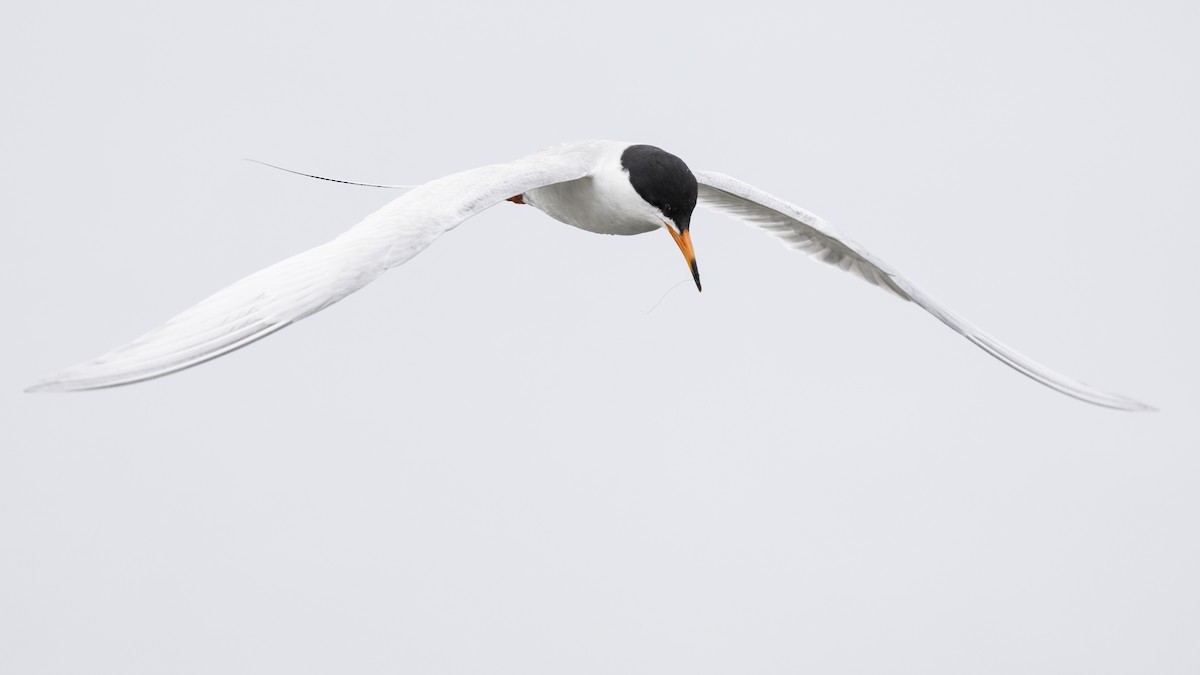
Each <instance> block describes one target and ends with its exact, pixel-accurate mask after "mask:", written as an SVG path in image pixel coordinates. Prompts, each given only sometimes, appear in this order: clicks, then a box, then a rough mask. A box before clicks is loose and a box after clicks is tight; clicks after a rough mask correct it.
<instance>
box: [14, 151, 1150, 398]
mask: <svg viewBox="0 0 1200 675" xmlns="http://www.w3.org/2000/svg"><path fill="white" fill-rule="evenodd" d="M305 175H308V174H305ZM318 177H319V176H318ZM339 182H349V181H339ZM377 187H405V186H377ZM506 200H507V201H511V202H515V203H517V204H527V205H529V206H532V207H534V208H536V209H538V210H540V211H542V212H543V213H545V214H546V215H548V216H550V217H551V218H554V219H555V220H558V221H561V222H563V223H566V224H568V225H573V226H575V227H578V228H581V229H584V230H587V231H589V232H597V233H601V234H620V235H633V234H643V233H646V232H654V231H656V230H666V232H667V233H668V234H670V235H671V238H672V239H673V240H674V241H675V243H676V245H678V247H679V250H680V251H681V252H682V253H683V257H684V259H685V260H686V261H687V265H688V268H689V269H690V270H691V273H692V278H693V279H694V280H695V283H696V290H700V289H701V286H700V270H699V267H698V266H697V264H696V254H695V251H694V250H693V248H692V238H691V224H692V212H693V210H694V209H695V207H696V204H697V202H699V203H701V204H703V205H705V206H708V207H711V208H713V209H715V210H717V211H723V212H726V213H729V214H731V215H733V216H736V217H738V218H740V219H743V220H746V221H748V222H750V223H751V224H754V225H757V226H758V227H761V228H762V229H764V230H766V231H767V232H768V233H770V234H772V235H774V236H776V237H778V238H779V239H781V240H783V243H784V244H785V245H786V246H788V247H789V248H793V249H796V250H799V251H802V252H804V253H807V254H809V255H810V256H812V257H814V258H816V259H817V260H820V261H822V262H825V263H829V264H831V265H835V266H837V267H838V268H840V269H842V270H845V271H847V272H850V273H851V274H854V275H856V276H858V277H860V278H862V279H864V280H866V281H867V282H869V283H871V284H874V285H876V286H878V287H880V288H882V289H883V290H885V291H887V292H889V293H891V294H892V295H894V296H896V297H898V298H900V299H901V300H905V301H910V302H913V303H915V304H917V305H918V306H920V307H922V308H923V309H925V310H926V311H928V312H929V313H931V314H933V316H935V317H937V319H938V320H939V321H941V322H942V323H944V324H946V325H947V326H949V327H950V328H951V329H953V330H954V331H955V332H957V333H959V334H960V335H962V336H963V337H965V338H967V339H968V340H970V341H971V342H973V343H975V344H976V345H977V346H979V347H980V348H981V349H983V350H984V351H986V352H987V353H989V354H991V355H992V356H994V357H996V358H997V359H999V360H1000V361H1002V362H1004V363H1005V364H1007V365H1008V366H1010V367H1012V368H1014V369H1015V370H1017V371H1018V372H1020V373H1022V374H1024V375H1027V376H1028V377H1030V378H1032V379H1034V380H1036V381H1038V382H1041V383H1042V384H1044V385H1046V386H1048V387H1050V388H1051V389H1055V390H1057V391H1059V392H1062V393H1063V394H1066V395H1068V396H1073V397H1075V398H1077V399H1080V400H1082V401H1086V402H1088V403H1093V404H1096V405H1099V406H1106V407H1109V408H1116V409H1120V410H1153V408H1152V407H1151V406H1148V405H1146V404H1145V403H1141V402H1139V401H1136V400H1134V399H1132V398H1128V397H1126V396H1121V395H1118V394H1110V393H1106V392H1103V391H1100V390H1098V389H1096V388H1094V387H1091V386H1089V385H1086V384H1083V383H1082V382H1078V381H1076V380H1073V379H1071V378H1069V377H1066V376H1064V375H1062V374H1059V373H1057V372H1055V371H1053V370H1051V369H1049V368H1047V367H1045V366H1043V365H1041V364H1039V363H1037V362H1036V361H1033V360H1032V359H1030V358H1028V357H1026V356H1023V355H1022V354H1020V353H1018V352H1016V351H1015V350H1013V349H1010V348H1009V347H1006V346H1005V345H1003V344H1002V343H1000V342H999V341H997V340H996V339H995V338H993V337H991V336H990V335H988V334H986V333H984V332H983V331H981V330H979V329H978V328H976V327H975V326H973V325H971V324H970V323H969V322H967V321H966V320H965V319H963V318H961V317H959V316H958V315H957V314H954V313H953V312H951V311H950V310H949V309H947V308H946V307H945V306H943V305H942V304H941V303H939V302H937V301H936V300H934V299H933V298H932V297H930V296H929V295H927V294H926V293H925V292H924V291H922V290H921V289H920V288H918V287H917V286H916V285H914V284H913V283H912V282H911V281H909V280H908V279H906V278H904V277H903V276H901V275H900V274H899V273H897V272H896V271H895V270H894V269H892V268H891V267H890V266H889V265H887V264H886V263H884V262H883V261H882V260H880V259H878V258H876V257H875V256H873V255H871V254H870V253H869V252H867V250H866V249H864V248H862V247H861V246H859V245H858V244H857V243H855V242H854V241H852V240H851V239H849V238H848V237H846V236H844V235H842V234H841V233H840V232H838V231H837V230H836V229H834V228H833V227H832V226H830V225H829V224H828V223H826V222H825V221H824V220H822V219H821V218H819V217H817V216H815V215H813V214H812V213H809V212H808V211H805V210H804V209H801V208H799V207H797V206H793V205H792V204H789V203H788V202H785V201H783V200H782V199H779V198H777V197H774V196H772V195H770V194H767V193H766V192H763V191H762V190H759V189H758V188H755V187H753V186H751V185H748V184H746V183H743V182H742V181H739V180H737V179H736V178H731V177H729V176H726V175H724V174H720V173H715V172H711V171H693V170H691V169H689V168H688V166H687V164H685V163H684V162H683V160H681V159H679V158H678V157H676V156H675V155H672V154H670V153H668V152H666V151H664V150H661V149H659V148H656V147H654V146H650V145H644V144H635V143H623V142H616V141H583V142H575V143H564V144H561V145H556V146H552V147H549V148H546V149H544V150H542V151H540V152H537V153H534V154H532V155H529V156H527V157H523V158H521V159H518V160H515V161H512V162H508V163H507V164H494V165H490V166H483V167H479V168H476V169H470V170H468V171H463V172H461V173H456V174H452V175H449V176H446V177H444V178H439V179H437V180H434V181H431V182H429V183H426V184H424V185H419V186H414V187H411V188H409V189H408V190H407V192H405V193H404V194H403V195H402V196H400V197H399V198H397V199H395V200H394V201H392V202H391V203H390V204H388V205H386V206H384V207H383V208H381V209H379V210H378V211H376V212H375V213H372V214H371V215H369V216H367V217H366V219H364V220H363V221H362V222H360V223H359V224H358V225H355V226H354V227H352V228H350V229H349V230H348V231H346V232H345V233H343V234H342V235H340V236H339V237H337V238H336V239H334V240H333V241H330V242H328V243H326V244H323V245H321V246H318V247H316V248H313V249H310V250H308V251H305V252H304V253H301V254H299V255H296V256H293V257H291V258H288V259H286V260H283V261H281V262H278V263H276V264H274V265H272V266H270V267H267V268H266V269H263V270H260V271H258V272H256V273H254V274H252V275H250V276H248V277H246V278H244V279H242V280H241V281H238V282H237V283H235V284H233V285H232V286H229V287H227V288H225V289H224V290H221V291H218V292H217V293H215V294H213V295H212V296H210V297H208V298H207V299H205V300H203V301H201V302H200V303H199V304H197V305H196V306H194V307H192V308H190V309H188V310H185V311H184V312H183V313H181V314H179V315H178V316H176V317H174V318H172V319H170V320H169V321H167V322H166V323H165V324H163V325H162V326H160V327H158V328H156V329H154V330H152V331H150V332H149V333H147V334H145V335H143V336H142V337H140V338H138V339H136V340H134V341H133V342H131V343H129V344H128V345H125V346H123V347H119V348H117V349H115V350H113V351H111V352H108V353H107V354H104V355H103V356H100V357H98V358H96V359H94V360H92V361H88V362H86V363H82V364H79V365H77V366H74V367H71V368H68V369H66V370H64V371H62V372H60V373H58V374H55V375H52V376H50V377H48V378H46V379H44V380H42V381H41V382H39V383H38V384H36V385H34V386H32V387H30V388H29V389H28V390H27V391H73V390H84V389H99V388H103V387H115V386H118V385H124V384H132V383H134V382H141V381H142V380H148V379H151V378H155V377H161V376H163V375H167V374H170V373H174V372H176V371H179V370H183V369H185V368H190V367H191V366H195V365H198V364H200V363H203V362H205V361H208V360H210V359H214V358H216V357H218V356H221V355H222V354H227V353H229V352H231V351H233V350H235V349H238V348H240V347H244V346H246V345H248V344H250V343H251V342H254V341H256V340H260V339H262V338H264V337H266V336H268V335H270V334H271V333H274V332H275V331H277V330H279V329H281V328H284V327H286V326H289V325H291V324H293V323H295V322H297V321H299V320H301V319H303V318H304V317H306V316H309V315H310V314H314V313H316V312H319V311H321V310H322V309H325V308H326V307H328V306H330V305H332V304H333V303H335V302H337V301H338V300H341V299H342V298H344V297H346V296H347V295H350V294H351V293H353V292H355V291H357V290H358V289H360V288H362V287H363V286H366V285H367V284H369V283H371V282H372V281H374V280H375V279H377V278H378V277H379V275H381V274H383V273H384V272H385V271H386V270H387V269H389V268H391V267H396V266H397V265H401V264H403V263H405V262H407V261H408V260H409V259H411V258H412V257H413V256H415V255H417V254H418V253H420V252H421V251H422V250H424V248H425V247H426V246H429V245H430V244H432V243H433V242H434V240H435V239H437V238H438V237H440V236H441V235H442V234H444V233H445V232H448V231H449V230H452V229H454V228H455V227H457V226H458V225H459V224H460V223H462V222H463V221H465V220H467V219H468V218H470V217H471V216H474V215H476V214H478V213H480V212H481V211H483V210H485V209H488V208H490V207H492V206H494V205H496V204H498V203H500V202H504V201H506Z"/></svg>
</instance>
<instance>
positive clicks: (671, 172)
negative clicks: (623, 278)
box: [621, 145, 697, 231]
mask: <svg viewBox="0 0 1200 675" xmlns="http://www.w3.org/2000/svg"><path fill="white" fill-rule="evenodd" d="M621 167H622V168H624V169H625V172H626V173H628V174H629V182H630V183H631V184H632V185H633V189H634V190H636V191H637V193H638V196H640V197H641V198H642V199H644V200H646V203H648V204H650V205H651V206H653V207H655V208H657V209H658V210H659V211H662V212H663V215H665V216H666V217H668V218H670V219H671V220H672V221H674V222H675V225H676V226H677V227H678V228H679V229H680V231H683V230H687V229H688V226H689V225H691V221H692V211H693V210H694V209H695V208H696V193H697V187H696V177H695V176H693V175H692V171H691V169H689V168H688V166H687V164H684V163H683V160H682V159H679V158H678V157H676V156H675V155H672V154H671V153H669V152H667V151H665V150H661V149H659V148H656V147H654V146H653V145H631V146H629V147H628V148H625V152H623V153H621Z"/></svg>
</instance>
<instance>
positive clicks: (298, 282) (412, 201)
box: [26, 144, 592, 391]
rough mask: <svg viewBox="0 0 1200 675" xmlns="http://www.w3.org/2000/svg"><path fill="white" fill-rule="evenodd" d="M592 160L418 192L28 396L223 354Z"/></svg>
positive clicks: (134, 378) (521, 166) (508, 168)
mask: <svg viewBox="0 0 1200 675" xmlns="http://www.w3.org/2000/svg"><path fill="white" fill-rule="evenodd" d="M591 158H592V155H591V154H590V152H589V148H588V147H587V146H586V145H584V144H579V145H572V146H557V147H554V148H548V149H547V150H544V151H542V152H540V153H536V154H533V155H530V156H528V157H525V158H522V159H519V160H516V161H513V162H509V163H507V164H496V165H491V166H484V167H480V168H477V169H471V170H469V171H464V172H462V173H457V174H453V175H450V176H446V177H445V178H440V179H438V180H435V181H432V182H430V183H426V184H425V185H421V186H419V187H416V188H414V189H412V190H411V191H410V192H408V193H406V194H405V195H403V196H401V197H400V198H398V199H396V200H395V201H393V202H391V203H390V204H388V205H387V206H385V207H383V208H382V209H380V210H378V211H376V212H375V213H373V214H371V215H370V216H367V218H366V219H365V220H363V221H362V222H361V223H359V224H358V225H355V226H354V227H353V228H351V229H350V230H348V231H346V232H345V233H344V234H342V235H341V236H339V237H337V238H336V239H334V240H333V241H331V242H329V243H326V244H323V245H321V246H318V247H316V248H313V249H310V250H308V251H305V252H304V253H301V254H299V255H296V256H293V257H291V258H288V259H286V260H283V261H281V262H278V263H276V264H274V265H272V266H270V267H267V268H266V269H263V270H260V271H258V272H255V273H254V274H252V275H250V276H248V277H246V278H245V279H242V280H241V281H238V282H237V283H235V284H233V285H232V286H229V287H227V288H225V289H224V290H221V291H218V292H217V293H215V294H214V295H212V296H210V297H208V298H207V299H205V300H203V301H201V302H200V303H199V304H197V305H196V306H194V307H192V308H190V309H188V310H186V311H184V312H183V313H182V314H179V315H178V316H176V317H174V318H173V319H171V320H169V321H167V322H166V323H165V324H163V325H162V326H160V327H158V328H155V329H154V330H152V331H150V332H149V333H146V334H145V335H143V336H142V337H140V338H138V339H136V340H134V341H133V342H131V343H130V344H128V345H125V346H123V347H119V348H117V349H115V350H113V351H111V352H109V353H107V354H105V355H103V356H100V357H99V358H96V359H94V360H92V361H88V362H86V363H82V364H79V365H77V366H73V367H71V368H68V369H66V370H64V371H62V372H60V373H57V374H55V375H52V376H50V377H47V378H45V379H43V380H42V381H41V382H39V383H38V384H36V385H34V386H32V387H30V388H29V389H27V390H26V391H72V390H81V389H99V388H102V387H114V386H117V385H122V384H131V383H134V382H140V381H142V380H148V379H151V378H154V377H160V376H163V375H167V374H169V373H173V372H176V371H178V370H183V369H184V368H189V367H191V366H194V365H197V364H200V363H203V362H205V361H208V360H209V359H213V358H216V357H218V356H221V355H222V354H227V353H229V352H231V351H233V350H235V349H238V348H239V347H243V346H245V345H247V344H250V343H251V342H254V341H255V340H259V339H261V338H264V337H266V336H268V335H270V334H271V333H274V332H275V331H277V330H280V329H281V328H284V327H286V326H288V325H290V324H293V323H295V322H297V321H299V320H300V319H303V318H304V317H306V316H308V315H310V314H313V313H315V312H319V311H321V310H322V309H324V308H326V307H328V306H329V305H332V304H333V303H335V302H337V301H338V300H341V299H342V298H344V297H346V296H347V295H350V294H351V293H353V292H354V291H357V290H358V289H360V288H362V287H363V286H366V285H367V284H369V283H370V282H372V281H374V280H375V279H376V278H378V277H379V275H381V274H383V272H384V271H386V270H387V269H388V268H389V267H395V266H396V265H400V264H402V263H404V262H406V261H407V260H409V259H410V258H412V257H413V256H415V255H416V254H417V253H419V252H421V250H423V249H424V248H425V247H426V246H428V245H429V244H431V243H433V241H434V240H435V239H437V238H438V237H439V236H441V235H442V234H443V233H444V232H447V231H449V230H451V229H453V228H454V227H455V226H457V225H458V224H459V223H461V222H463V221H464V220H466V219H468V218H470V217H471V216H474V215H475V214H477V213H479V212H481V211H483V210H484V209H487V208H489V207H491V206H493V205H495V204H497V203H499V202H501V201H504V200H505V199H507V198H509V197H512V196H515V195H519V194H522V193H524V192H527V191H529V190H532V189H534V188H538V187H543V186H546V185H551V184H554V183H562V182H566V181H570V180H576V179H579V178H582V177H584V176H586V175H588V173H589V171H590V169H591Z"/></svg>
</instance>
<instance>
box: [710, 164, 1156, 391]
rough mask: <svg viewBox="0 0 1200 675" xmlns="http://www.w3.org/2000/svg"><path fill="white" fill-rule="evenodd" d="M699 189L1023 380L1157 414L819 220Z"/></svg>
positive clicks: (731, 190) (715, 181) (714, 184)
mask: <svg viewBox="0 0 1200 675" xmlns="http://www.w3.org/2000/svg"><path fill="white" fill-rule="evenodd" d="M693 173H694V174H695V176H696V180H697V182H698V183H699V184H700V194H699V197H700V203H702V204H704V205H706V206H709V207H711V208H713V209H716V210H718V211H723V212H726V213H729V214H731V215H734V216H737V217H739V218H742V219H744V220H747V221H749V222H751V223H752V224H754V225H757V226H759V227H761V228H763V229H765V230H766V231H767V232H769V233H771V234H773V235H775V236H776V237H779V238H780V239H782V240H783V242H784V244H785V245H786V246H788V247H789V248H794V249H797V250H800V251H803V252H805V253H808V254H809V255H811V256H812V257H814V258H816V259H817V260H820V261H822V262H825V263H829V264H831V265H834V266H836V267H838V268H840V269H843V270H846V271H848V272H851V273H853V274H855V275H856V276H858V277H861V278H863V279H865V280H867V281H868V282H870V283H872V284H874V285H876V286H879V287H880V288H883V289H884V290H887V291H890V292H891V293H893V294H894V295H896V296H898V297H900V298H902V299H904V300H909V301H912V302H915V303H917V305H919V306H920V307H921V308H923V309H925V310H926V311H928V312H929V313H930V314H932V315H934V316H935V317H937V319H938V320H939V321H941V322H942V323H944V324H946V325H947V326H949V327H950V328H951V329H953V330H954V331H955V332H956V333H958V334H959V335H962V336H963V337H965V338H967V339H968V340H970V341H971V342H972V343H974V344H975V345H977V346H979V348H981V349H983V350H984V351H986V352H987V353H989V354H991V355H992V356H994V357H996V358H997V359H1000V361H1002V362H1004V363H1005V364H1006V365H1008V366H1010V367H1012V368H1013V369H1014V370H1016V371H1017V372H1019V373H1021V374H1022V375H1026V376H1028V377H1030V378H1032V379H1034V380H1036V381H1038V382H1041V383H1042V384H1044V385H1046V386H1047V387H1050V388H1051V389H1054V390H1056V391H1059V392H1062V393H1064V394H1066V395H1067V396H1073V397H1075V398H1077V399H1080V400H1081V401H1087V402H1088V403H1094V404H1096V405H1100V406H1105V407H1107V408H1116V409H1118V410H1154V408H1153V407H1152V406H1149V405H1147V404H1145V403H1142V402H1141V401H1137V400H1134V399H1132V398H1129V397H1127V396H1121V395H1120V394H1110V393H1108V392H1105V391H1101V390H1099V389H1096V388H1095V387H1093V386H1091V385H1088V384H1084V383H1082V382H1079V381H1077V380H1074V379H1071V378H1069V377H1067V376H1066V375H1063V374H1062V373H1059V372H1056V371H1054V370H1051V369H1050V368H1047V367H1046V366H1043V365H1042V364H1040V363H1038V362H1037V361H1034V360H1033V359H1031V358H1029V357H1027V356H1025V355H1023V354H1021V353H1020V352H1018V351H1016V350H1014V349H1012V348H1011V347H1008V346H1006V345H1004V343H1002V342H1000V341H999V340H997V339H996V338H994V337H992V336H990V335H988V334H987V333H985V332H983V331H982V330H980V329H978V328H976V327H975V326H974V325H972V324H971V323H970V322H968V321H967V320H966V319H963V318H962V317H960V316H958V315H957V314H955V313H953V312H951V311H950V310H949V309H948V308H947V307H946V306H945V305H943V304H941V303H940V302H938V301H937V300H934V299H933V298H932V297H931V296H930V295H929V294H928V293H925V292H924V291H922V290H921V289H920V288H919V287H917V285H916V284H914V283H912V282H911V281H909V280H908V279H906V278H904V277H903V276H900V274H899V273H898V272H896V271H895V270H894V269H892V268H891V267H889V266H888V265H887V264H886V263H884V262H883V261H882V260H880V259H878V258H876V257H875V256H873V255H871V254H870V253H868V252H867V251H866V250H865V249H864V248H862V247H861V246H860V245H858V244H857V243H855V242H854V241H852V240H851V239H849V238H847V237H846V236H844V235H842V234H841V233H839V232H838V231H837V230H836V229H834V228H833V227H832V226H830V225H829V224H828V223H826V222H825V221H824V220H822V219H821V218H819V217H818V216H816V215H814V214H812V213H809V212H808V211H805V210H804V209H802V208H800V207H798V206H795V205H793V204H789V203H787V202H785V201H783V200H782V199H779V198H777V197H774V196H772V195H770V194H768V193H766V192H763V191H762V190H759V189H758V188H756V187H754V186H752V185H748V184H746V183H743V182H742V181H740V180H737V179H736V178H731V177H729V176H726V175H724V174H720V173H715V172H711V171H693Z"/></svg>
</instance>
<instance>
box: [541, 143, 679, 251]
mask: <svg viewBox="0 0 1200 675" xmlns="http://www.w3.org/2000/svg"><path fill="white" fill-rule="evenodd" d="M628 145H629V144H628V143H613V142H601V143H597V145H596V146H595V149H594V150H593V151H591V160H592V161H591V165H590V166H589V169H588V175H587V176H585V177H583V178H577V179H575V180H570V181H565V182H562V183H554V184H551V185H546V186H543V187H539V188H534V189H532V190H529V191H527V192H525V193H524V194H523V195H521V198H522V199H521V200H522V202H523V203H525V204H528V205H530V206H532V207H534V208H536V209H538V210H539V211H541V212H542V213H545V214H546V215H548V216H550V217H551V218H553V219H555V220H557V221H559V222H562V223H566V224H568V225H574V226H575V227H578V228H579V229H581V230H587V231H588V232H596V233H598V234H620V235H633V234H645V233H647V232H653V231H655V230H659V229H662V225H661V224H659V223H656V222H655V221H654V220H652V219H649V218H647V213H648V212H649V208H648V205H647V204H646V203H645V202H644V201H642V200H641V198H639V197H638V194H637V192H636V191H635V190H634V189H633V185H632V184H631V183H630V182H629V179H628V177H627V176H626V175H625V173H624V171H623V169H622V167H621V153H622V152H623V151H624V149H625V148H626V147H628ZM556 148H557V146H556ZM556 148H550V149H549V151H551V152H553V151H555V150H556Z"/></svg>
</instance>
